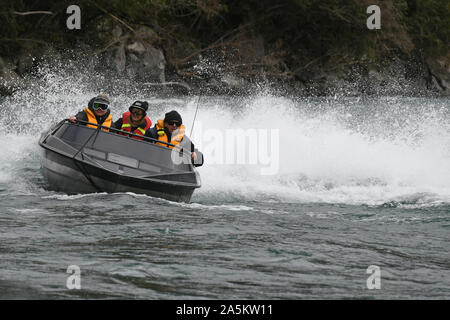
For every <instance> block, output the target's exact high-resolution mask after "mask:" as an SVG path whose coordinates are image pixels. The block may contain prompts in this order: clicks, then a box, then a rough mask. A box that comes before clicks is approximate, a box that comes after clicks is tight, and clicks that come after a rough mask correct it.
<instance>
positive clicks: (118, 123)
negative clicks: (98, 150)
mask: <svg viewBox="0 0 450 320" xmlns="http://www.w3.org/2000/svg"><path fill="white" fill-rule="evenodd" d="M122 124H123V119H122V118H120V119H118V120H117V121H116V122H114V124H113V128H114V129H118V130H122Z"/></svg>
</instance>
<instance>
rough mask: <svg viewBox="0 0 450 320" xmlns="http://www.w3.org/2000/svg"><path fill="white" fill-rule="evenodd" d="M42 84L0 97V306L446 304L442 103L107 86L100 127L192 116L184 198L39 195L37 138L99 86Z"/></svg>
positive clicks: (445, 121) (449, 127)
mask: <svg viewBox="0 0 450 320" xmlns="http://www.w3.org/2000/svg"><path fill="white" fill-rule="evenodd" d="M42 79H43V80H42V83H39V84H36V85H35V86H30V87H29V88H27V89H23V90H20V91H18V92H17V93H16V94H15V95H14V96H12V97H8V98H6V99H3V100H2V101H1V102H0V116H1V117H0V121H1V124H2V126H1V129H0V141H1V145H2V153H1V154H0V163H1V165H0V207H1V209H0V240H1V241H0V288H1V290H0V298H4V299H67V298H69V299H79V298H81V299H118V298H123V299H449V298H450V253H449V249H448V247H449V245H450V100H449V98H418V97H415V98H413V97H383V96H380V97H376V98H368V97H365V98H363V97H360V98H358V97H352V98H349V97H343V96H338V95H337V96H334V97H325V98H300V97H282V96H277V95H272V94H270V93H269V92H265V91H264V90H261V91H260V92H258V93H255V94H254V95H249V96H247V97H231V96H230V97H226V96H221V97H213V96H202V97H200V99H198V97H170V98H168V97H162V96H159V95H158V94H157V93H154V94H150V93H146V94H141V95H139V94H136V93H129V92H126V93H124V92H121V91H120V90H118V91H117V93H115V92H114V91H112V90H109V91H108V93H109V94H110V96H111V99H112V102H113V103H112V113H113V115H114V119H117V118H118V117H119V116H120V114H121V113H122V112H124V111H125V110H126V109H127V107H128V106H129V105H130V104H131V103H132V102H133V101H134V100H137V99H145V100H147V101H149V102H150V110H149V115H150V117H151V119H152V120H153V121H156V120H157V119H158V118H161V117H162V116H163V115H164V113H165V112H167V111H170V110H172V109H176V110H178V111H179V112H180V113H181V114H182V116H183V120H184V123H185V124H186V126H187V132H190V131H191V129H192V121H193V118H194V114H195V110H196V108H197V106H198V114H197V118H196V121H195V126H194V129H193V132H192V135H191V137H192V140H193V141H194V143H195V144H196V146H197V147H199V148H200V149H201V150H202V151H203V152H204V155H205V165H204V166H203V167H200V168H198V171H199V173H200V175H201V178H202V187H201V188H200V189H197V190H196V191H195V193H194V195H193V197H192V199H191V203H189V204H187V203H175V202H170V201H166V200H162V199H157V198H152V197H149V196H145V195H137V194H133V193H118V194H106V193H94V194H80V195H67V194H64V193H61V192H54V191H50V190H49V189H48V185H47V184H46V182H45V181H44V180H43V177H42V174H41V172H40V165H41V157H42V153H41V150H40V147H39V146H38V144H37V142H38V138H39V135H40V133H41V132H42V131H44V130H45V129H47V128H48V127H49V126H50V125H51V124H53V123H56V122H57V121H59V120H61V119H63V118H66V117H68V116H70V115H72V114H75V113H76V112H77V111H78V110H80V109H81V108H82V107H83V106H84V105H85V104H86V103H87V101H88V100H89V98H91V97H92V96H94V95H95V94H97V93H98V92H97V91H94V90H89V86H88V85H86V84H85V86H84V87H83V86H82V85H81V84H80V85H79V86H77V85H74V84H73V83H72V82H71V81H72V80H71V78H70V77H63V76H61V74H59V73H51V72H50V73H49V72H47V73H46V74H45V77H42ZM238 129H241V131H236V130H238ZM236 132H237V133H236ZM233 139H234V140H233ZM236 139H238V140H239V139H241V140H240V141H246V142H245V144H244V147H242V145H240V147H239V143H237V140H236ZM233 141H234V142H235V143H233ZM251 150H253V151H251ZM255 150H256V151H255ZM73 265H75V266H78V267H79V270H80V276H79V280H80V282H79V284H80V287H81V288H80V289H69V288H68V286H67V281H68V279H69V277H71V276H73V275H72V274H71V273H68V272H67V270H68V267H69V266H73ZM378 271H379V273H378ZM70 279H73V278H70ZM73 283H75V282H73ZM69 287H70V285H69Z"/></svg>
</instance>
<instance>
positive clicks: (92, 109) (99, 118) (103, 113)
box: [69, 94, 112, 131]
mask: <svg viewBox="0 0 450 320" xmlns="http://www.w3.org/2000/svg"><path fill="white" fill-rule="evenodd" d="M109 104H110V103H109V98H108V96H107V95H106V94H99V95H98V96H96V97H94V98H92V99H91V100H89V102H88V106H87V108H85V109H83V110H81V111H80V112H78V113H77V114H76V115H75V116H72V117H70V118H69V121H70V122H72V123H75V122H76V121H79V120H81V121H86V122H89V123H90V124H85V125H86V126H88V127H90V128H95V129H97V125H102V126H104V127H108V128H110V127H111V124H112V116H111V112H110V110H109ZM102 130H104V131H109V130H108V129H106V128H102Z"/></svg>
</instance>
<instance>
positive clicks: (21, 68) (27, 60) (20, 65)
mask: <svg viewBox="0 0 450 320" xmlns="http://www.w3.org/2000/svg"><path fill="white" fill-rule="evenodd" d="M33 63H34V58H33V57H32V56H31V54H26V55H21V56H20V57H19V61H18V62H17V73H18V74H19V75H20V76H23V75H25V73H27V72H28V71H30V70H31V68H32V67H33Z"/></svg>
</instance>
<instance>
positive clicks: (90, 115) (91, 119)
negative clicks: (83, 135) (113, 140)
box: [84, 108, 112, 131]
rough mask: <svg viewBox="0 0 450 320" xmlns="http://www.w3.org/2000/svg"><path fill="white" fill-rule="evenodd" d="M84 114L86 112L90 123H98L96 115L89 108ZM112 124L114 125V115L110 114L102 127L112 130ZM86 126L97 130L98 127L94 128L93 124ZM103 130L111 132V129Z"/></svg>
mask: <svg viewBox="0 0 450 320" xmlns="http://www.w3.org/2000/svg"><path fill="white" fill-rule="evenodd" d="M84 112H86V114H87V117H88V122H91V123H97V118H96V117H95V114H94V113H93V112H92V111H91V110H90V109H89V108H86V109H84ZM111 124H112V115H111V114H109V115H108V117H107V118H106V120H105V121H103V123H102V126H105V127H108V128H110V127H111ZM86 126H88V127H89V128H94V129H97V126H94V125H92V124H87V125H86ZM102 130H103V131H109V129H106V128H102Z"/></svg>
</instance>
